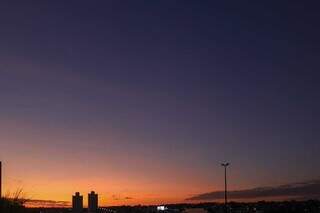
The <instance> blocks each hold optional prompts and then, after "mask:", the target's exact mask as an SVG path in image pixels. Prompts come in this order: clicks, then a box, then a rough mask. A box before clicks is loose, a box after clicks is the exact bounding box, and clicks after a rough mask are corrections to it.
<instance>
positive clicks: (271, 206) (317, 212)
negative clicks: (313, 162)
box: [1, 200, 320, 213]
mask: <svg viewBox="0 0 320 213" xmlns="http://www.w3.org/2000/svg"><path fill="white" fill-rule="evenodd" d="M166 207H167V208H168V209H167V210H165V211H157V208H156V206H116V207H107V208H101V209H100V210H99V211H98V213H100V212H114V213H116V212H117V213H153V212H163V213H169V212H192V213H193V212H196V213H198V212H210V213H224V212H225V208H224V205H221V204H217V203H200V204H172V205H166ZM196 209H197V210H196ZM20 212H25V213H40V212H41V213H69V212H72V211H71V209H66V208H56V209H39V208H36V209H30V208H29V209H22V210H21V211H19V212H13V213H20ZM84 212H87V211H86V210H84ZM1 213H2V212H1ZM3 213H11V212H3ZM228 213H320V201H319V200H309V201H286V202H264V201H261V202H257V203H230V204H229V206H228Z"/></svg>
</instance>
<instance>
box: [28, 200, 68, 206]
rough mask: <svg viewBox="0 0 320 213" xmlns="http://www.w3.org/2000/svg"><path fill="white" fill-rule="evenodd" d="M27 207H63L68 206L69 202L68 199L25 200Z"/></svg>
mask: <svg viewBox="0 0 320 213" xmlns="http://www.w3.org/2000/svg"><path fill="white" fill-rule="evenodd" d="M26 206H28V207H50V208H52V207H57V208H65V207H70V206H71V203H70V202H68V201H55V200H28V201H27V202H26Z"/></svg>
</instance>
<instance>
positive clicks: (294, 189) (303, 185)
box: [186, 179, 320, 201]
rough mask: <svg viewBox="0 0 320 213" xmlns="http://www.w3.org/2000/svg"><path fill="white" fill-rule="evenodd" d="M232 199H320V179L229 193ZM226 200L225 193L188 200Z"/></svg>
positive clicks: (215, 192)
mask: <svg viewBox="0 0 320 213" xmlns="http://www.w3.org/2000/svg"><path fill="white" fill-rule="evenodd" d="M228 197H229V198H230V199H263V198H276V197H277V198H279V197H282V198H289V197H291V198H292V197H296V198H305V199H307V198H320V179H319V180H314V181H306V182H300V183H292V184H286V185H280V186H276V187H259V188H252V189H246V190H237V191H229V192H228ZM223 198H224V191H214V192H209V193H204V194H199V195H196V196H193V197H190V198H187V199H186V200H189V201H195V200H219V199H223Z"/></svg>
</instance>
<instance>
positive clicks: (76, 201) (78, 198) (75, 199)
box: [72, 192, 83, 213]
mask: <svg viewBox="0 0 320 213" xmlns="http://www.w3.org/2000/svg"><path fill="white" fill-rule="evenodd" d="M72 212H73V213H82V212H83V196H82V195H80V193H79V192H76V194H75V195H73V196H72Z"/></svg>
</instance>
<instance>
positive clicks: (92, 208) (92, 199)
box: [88, 191, 98, 213]
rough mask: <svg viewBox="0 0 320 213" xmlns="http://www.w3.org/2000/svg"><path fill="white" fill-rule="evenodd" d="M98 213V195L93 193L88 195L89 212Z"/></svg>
mask: <svg viewBox="0 0 320 213" xmlns="http://www.w3.org/2000/svg"><path fill="white" fill-rule="evenodd" d="M97 211H98V194H96V193H95V192H94V191H92V192H91V193H90V194H88V212H89V213H96V212H97Z"/></svg>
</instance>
